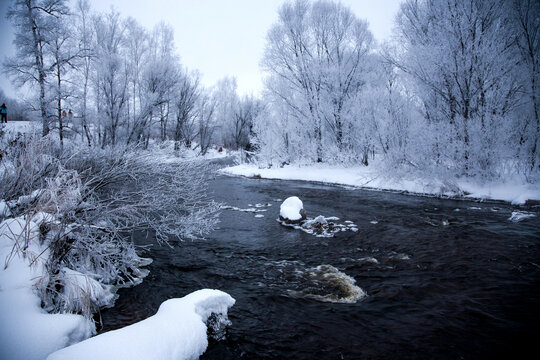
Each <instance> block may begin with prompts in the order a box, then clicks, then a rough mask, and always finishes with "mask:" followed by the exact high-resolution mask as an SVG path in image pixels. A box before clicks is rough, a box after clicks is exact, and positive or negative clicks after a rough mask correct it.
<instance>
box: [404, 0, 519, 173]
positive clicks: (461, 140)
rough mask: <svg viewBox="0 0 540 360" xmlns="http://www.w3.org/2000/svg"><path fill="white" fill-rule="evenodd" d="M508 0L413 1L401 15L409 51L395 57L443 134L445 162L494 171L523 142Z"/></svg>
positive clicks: (438, 150)
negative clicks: (518, 141) (518, 132)
mask: <svg viewBox="0 0 540 360" xmlns="http://www.w3.org/2000/svg"><path fill="white" fill-rule="evenodd" d="M504 9H505V6H504V1H484V0H472V1H458V0H423V1H406V2H405V3H404V4H402V7H401V10H400V12H399V15H398V18H397V25H398V26H397V29H398V35H399V45H401V52H400V53H401V55H400V56H399V57H398V60H397V61H395V62H394V64H395V65H397V66H398V67H399V68H400V69H401V70H403V71H404V72H406V73H407V74H409V75H410V76H411V77H412V78H413V79H414V81H415V83H414V91H415V93H416V96H417V97H418V100H419V101H420V102H421V104H422V107H423V112H424V116H425V118H426V119H427V120H428V123H429V124H431V125H432V126H433V130H434V131H430V132H429V133H428V135H430V136H434V137H436V141H434V142H433V144H434V146H435V147H434V148H431V149H426V151H427V152H430V153H434V154H435V156H434V159H433V160H434V161H435V162H436V163H437V164H440V165H444V166H449V167H451V168H454V169H455V170H456V171H457V172H458V173H463V174H467V175H473V174H475V173H478V172H479V173H481V174H484V175H492V174H493V173H494V172H496V171H498V170H497V167H498V166H499V165H501V164H504V163H506V162H508V161H511V160H510V159H509V156H510V153H509V150H510V148H511V146H512V145H511V144H512V143H514V144H516V140H515V137H516V131H515V129H514V126H513V124H515V122H514V120H515V118H514V117H513V115H514V113H513V111H514V110H515V108H516V105H517V104H518V97H517V93H518V89H519V84H518V83H517V82H516V80H515V78H514V76H513V74H514V71H515V64H516V61H517V60H516V57H515V51H513V38H512V36H510V34H511V30H510V29H511V27H512V26H511V25H512V24H511V23H510V22H509V20H508V17H507V16H506V14H505V12H504Z"/></svg>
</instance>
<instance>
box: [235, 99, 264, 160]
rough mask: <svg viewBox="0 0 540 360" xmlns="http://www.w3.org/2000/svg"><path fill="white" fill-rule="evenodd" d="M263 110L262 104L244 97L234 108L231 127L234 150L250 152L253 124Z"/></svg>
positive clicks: (257, 100) (259, 101)
mask: <svg viewBox="0 0 540 360" xmlns="http://www.w3.org/2000/svg"><path fill="white" fill-rule="evenodd" d="M262 110H263V103H262V101H261V100H259V99H257V98H255V97H254V96H247V95H246V96H244V97H243V98H242V99H241V100H240V101H239V102H238V105H237V106H236V111H235V112H234V117H233V124H232V127H231V132H232V140H233V146H234V148H235V149H246V150H252V149H251V147H252V144H251V143H250V138H251V137H253V135H254V134H253V123H254V121H255V119H256V118H257V117H258V116H259V114H260V113H261V111H262Z"/></svg>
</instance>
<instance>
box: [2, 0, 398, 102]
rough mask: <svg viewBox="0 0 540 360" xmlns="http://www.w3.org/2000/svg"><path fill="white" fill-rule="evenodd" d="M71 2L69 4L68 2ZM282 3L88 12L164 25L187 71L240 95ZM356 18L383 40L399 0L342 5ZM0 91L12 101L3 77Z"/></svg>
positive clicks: (6, 38) (353, 0)
mask: <svg viewBox="0 0 540 360" xmlns="http://www.w3.org/2000/svg"><path fill="white" fill-rule="evenodd" d="M72 1H74V0H72ZM10 2H11V1H10V0H0V16H1V18H0V34H1V35H0V59H1V60H3V58H4V56H6V55H8V56H12V55H14V54H15V49H14V47H13V45H12V44H11V43H12V41H13V29H12V28H11V26H10V24H9V23H8V22H7V20H6V18H5V15H6V11H7V7H8V5H9V3H10ZM284 2H285V0H92V1H91V4H92V8H93V9H94V10H97V11H102V12H106V11H109V10H110V7H111V6H114V8H115V9H116V10H117V11H119V12H120V14H121V15H122V16H123V17H128V16H131V17H133V18H135V19H137V20H138V21H139V22H140V23H141V24H142V25H143V26H144V27H146V28H147V29H151V28H152V27H153V26H154V25H155V24H156V23H158V22H160V21H164V22H166V23H168V24H171V25H172V26H173V28H174V30H175V40H176V48H177V52H178V54H179V55H180V58H181V62H182V64H183V65H184V66H186V67H187V68H189V69H198V70H199V71H200V72H201V73H202V75H203V83H204V84H205V85H207V86H211V85H213V84H215V83H216V81H218V80H219V79H221V78H223V77H225V76H235V77H236V79H237V82H238V90H239V92H240V93H241V94H245V93H255V94H257V93H258V92H259V91H260V89H261V88H262V80H261V73H260V71H259V61H260V59H261V56H262V54H263V50H264V46H265V37H266V33H267V31H268V29H269V28H270V26H271V25H272V24H273V23H275V22H276V20H277V9H278V8H279V6H280V5H281V4H282V3H284ZM341 2H342V3H343V4H344V5H346V6H349V7H350V8H351V9H352V11H353V12H354V13H355V14H356V15H357V16H358V17H359V18H362V19H366V20H368V22H369V27H370V30H371V31H372V33H373V34H374V36H375V38H376V39H377V40H379V41H382V40H386V39H387V38H389V36H390V33H391V30H392V26H393V19H394V16H395V14H396V12H397V10H398V9H399V4H400V2H401V0H342V1H341ZM0 88H2V89H3V90H4V91H5V92H6V93H7V94H8V95H10V96H13V97H16V96H17V91H16V90H14V88H13V87H12V86H11V84H10V82H9V80H8V79H7V78H6V76H5V75H4V74H0Z"/></svg>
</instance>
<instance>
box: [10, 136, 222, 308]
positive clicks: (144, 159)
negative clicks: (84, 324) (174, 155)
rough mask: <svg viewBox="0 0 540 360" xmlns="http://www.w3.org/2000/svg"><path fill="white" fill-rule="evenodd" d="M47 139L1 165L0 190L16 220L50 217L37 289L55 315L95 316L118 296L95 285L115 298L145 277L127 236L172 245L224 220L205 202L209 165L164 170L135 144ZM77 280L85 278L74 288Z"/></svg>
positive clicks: (42, 232) (167, 166) (177, 165)
mask: <svg viewBox="0 0 540 360" xmlns="http://www.w3.org/2000/svg"><path fill="white" fill-rule="evenodd" d="M47 140H48V138H44V139H38V140H32V141H29V142H27V143H22V145H21V146H24V147H25V148H26V150H27V151H20V152H16V151H13V152H11V153H9V154H8V156H6V157H5V158H4V159H3V161H2V166H3V167H4V168H5V169H6V171H5V172H4V173H3V175H2V179H1V180H2V181H1V182H0V193H1V194H2V196H3V198H4V199H5V200H6V202H5V203H6V204H7V206H8V207H9V212H10V213H11V214H12V215H14V216H25V217H26V218H28V219H30V218H33V217H34V216H35V214H38V213H45V214H49V215H50V216H48V217H45V218H44V219H43V221H42V222H41V223H40V227H39V229H40V239H41V241H42V243H44V244H47V248H48V251H47V253H44V254H43V256H46V257H47V259H46V268H47V278H44V279H42V281H41V282H40V286H39V290H40V292H41V298H42V300H43V303H44V304H45V307H46V308H47V309H48V310H50V311H76V312H83V313H84V314H85V315H87V316H90V315H91V314H92V313H93V312H95V311H96V310H97V309H98V308H99V307H101V306H104V305H111V303H112V300H113V297H112V296H105V295H103V296H94V295H95V293H96V291H98V290H97V289H101V290H99V291H102V292H103V291H105V290H107V291H105V292H107V293H113V292H114V289H116V288H118V287H120V286H128V285H132V284H136V283H137V282H139V281H141V280H142V278H143V277H144V276H145V275H146V271H145V270H143V269H141V267H142V266H144V265H147V264H148V262H147V261H146V260H145V259H142V258H140V257H139V256H138V255H137V253H136V251H135V246H134V245H133V243H132V242H131V241H130V239H129V235H130V234H131V233H133V232H134V231H145V232H147V234H148V236H153V237H155V238H156V240H157V241H158V242H160V243H162V244H167V245H171V246H172V245H173V244H174V242H175V241H178V240H181V239H189V238H196V237H202V236H204V235H205V234H206V233H208V231H210V230H211V229H212V228H213V226H214V225H215V224H216V222H217V214H218V210H219V207H218V205H217V204H215V203H214V202H212V201H210V200H208V199H207V197H206V180H207V178H208V175H209V173H210V170H211V169H210V168H209V166H208V165H205V164H204V163H202V162H194V161H191V162H179V163H173V164H170V163H169V164H162V163H158V162H156V161H155V160H153V159H152V158H151V157H150V156H149V155H145V154H144V153H141V152H134V151H132V150H131V149H129V148H106V149H99V148H85V149H83V150H82V151H81V150H79V149H77V148H75V147H70V146H69V145H68V146H64V149H63V151H60V150H59V149H56V146H55V144H54V143H53V142H51V141H48V142H47ZM45 142H47V144H46V146H45V145H44V143H45ZM19 248H21V249H22V248H24V247H19ZM73 272H76V274H78V275H74V274H75V273H73ZM77 277H79V278H81V279H85V280H84V281H82V280H81V281H80V282H77V281H75V284H76V285H70V282H71V283H72V282H73V279H74V278H77ZM67 279H71V280H67ZM96 281H97V283H95V282H96ZM81 283H85V284H87V286H80V284H81ZM96 284H97V285H96ZM77 289H78V290H77ZM77 291H78V293H77ZM99 291H98V292H99ZM83 293H84V294H83ZM77 294H78V295H77ZM92 294H94V295H92ZM104 296H105V299H106V300H103V299H104Z"/></svg>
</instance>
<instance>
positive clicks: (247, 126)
mask: <svg viewBox="0 0 540 360" xmlns="http://www.w3.org/2000/svg"><path fill="white" fill-rule="evenodd" d="M91 4H92V2H91V1H89V0H73V1H68V0H13V1H12V2H11V5H10V7H9V10H8V13H7V21H9V22H10V23H11V24H13V26H14V28H15V40H14V45H15V47H16V55H15V56H13V57H9V58H7V57H6V58H3V59H1V60H2V69H1V70H2V72H3V73H4V74H6V76H9V78H10V79H11V80H12V81H13V83H14V84H16V86H18V87H21V88H25V89H28V90H29V94H30V95H29V96H28V97H27V98H25V99H12V98H9V96H7V95H6V94H4V92H3V91H1V89H0V103H5V104H7V107H8V109H9V113H8V114H9V117H8V120H9V122H18V121H21V122H22V121H26V122H30V123H34V124H36V126H39V132H38V133H34V134H33V135H32V134H29V133H18V134H16V133H9V132H8V131H4V127H2V128H0V151H1V158H0V169H1V170H0V221H3V222H2V223H1V224H0V232H1V233H0V238H2V242H0V245H2V244H7V241H8V240H9V241H12V242H13V241H15V244H16V246H13V245H11V246H10V247H9V251H8V250H6V251H7V252H6V254H7V256H8V258H9V259H12V258H15V255H14V254H15V253H17V251H20V252H21V253H22V254H24V256H23V258H24V259H26V260H20V261H22V262H24V261H27V262H28V261H29V262H30V263H31V266H30V267H32V266H34V267H35V266H36V264H38V265H37V266H38V267H39V269H38V270H35V269H34V270H32V271H31V272H29V273H28V274H30V275H28V276H31V277H32V278H36V277H38V278H39V281H38V282H37V283H34V284H33V288H35V289H37V290H35V291H34V292H35V293H36V294H37V296H38V297H39V302H40V304H41V305H40V306H39V308H40V309H41V308H42V309H45V310H46V311H47V312H49V313H62V314H63V315H66V314H67V313H70V314H73V313H75V314H79V315H81V316H82V317H83V318H84V319H85V320H84V321H86V322H84V324H86V325H84V324H83V325H80V324H79V325H77V326H80V327H79V328H78V329H79V330H77V331H78V334H79V335H78V337H75V338H72V339H71V340H70V341H71V342H72V343H73V342H77V341H80V340H83V339H84V338H87V337H89V336H90V335H93V334H95V333H96V327H95V323H98V322H99V321H94V320H95V318H94V316H95V314H97V313H99V311H100V309H103V308H104V307H110V306H112V304H114V302H115V300H116V299H117V291H118V289H120V288H123V287H130V286H133V285H137V284H139V283H140V282H141V281H142V279H143V278H144V277H145V276H146V275H147V274H148V272H147V270H145V269H144V267H145V266H147V265H148V264H149V263H150V262H151V260H149V259H146V258H143V257H142V256H140V253H139V251H138V248H137V247H136V246H135V245H134V243H133V241H132V234H133V233H134V232H135V231H144V232H145V234H147V236H150V237H153V238H155V239H156V242H157V243H159V244H161V245H162V246H170V247H173V246H175V245H177V244H178V243H179V242H180V241H181V240H186V239H200V238H204V237H205V236H206V235H207V234H209V233H211V231H213V230H215V229H216V227H217V224H218V222H219V220H218V218H219V213H220V210H223V207H222V206H221V205H220V204H219V203H217V202H215V201H214V200H213V199H212V198H211V197H210V196H209V195H208V190H207V188H208V182H209V181H210V179H212V177H213V176H214V170H215V169H214V166H213V165H212V164H210V163H208V162H205V161H175V160H174V159H176V160H178V159H183V157H185V156H186V154H187V153H193V154H196V156H195V158H196V159H204V158H205V156H207V155H208V154H209V152H212V151H214V152H217V151H219V152H220V153H221V152H222V151H223V152H225V151H227V152H230V153H232V154H236V155H234V156H235V159H236V160H235V161H237V162H241V163H249V164H251V165H254V166H255V167H257V168H260V169H280V168H284V167H287V166H298V167H303V166H310V165H315V166H317V165H320V164H323V165H324V164H329V165H332V166H334V165H337V166H341V167H342V168H344V169H347V168H348V167H361V168H366V169H373V174H375V175H376V177H378V176H381V177H384V176H388V177H393V178H396V177H401V176H403V177H407V178H408V179H415V178H418V179H443V182H444V184H445V189H446V190H448V191H450V190H452V191H453V192H454V195H456V196H461V195H466V191H464V190H462V189H460V188H459V187H458V186H457V185H456V184H457V181H458V180H465V181H469V182H471V183H474V184H478V185H479V186H481V185H482V184H484V183H498V182H500V183H505V182H508V181H512V182H514V183H515V182H517V183H520V184H525V185H526V186H532V187H534V188H536V189H537V190H538V186H540V185H539V181H540V54H539V53H538V51H539V49H540V2H539V1H538V0H467V1H464V0H404V1H403V2H402V4H401V6H400V9H399V11H398V13H397V15H396V17H395V23H394V29H393V35H392V38H391V39H390V40H388V41H385V42H382V43H380V42H377V41H376V40H375V38H374V36H373V35H372V33H371V32H370V28H369V24H368V22H367V21H366V20H363V19H361V18H360V17H361V14H360V17H358V16H357V15H356V14H355V13H353V12H352V10H351V9H350V8H348V7H347V6H345V5H343V4H342V3H340V2H339V1H332V0H316V1H308V0H291V1H286V2H284V3H283V4H282V6H280V7H279V11H278V13H277V14H276V16H275V22H274V24H273V25H272V26H271V28H270V29H268V32H267V37H266V40H265V50H264V54H263V56H262V58H261V59H260V71H261V73H262V74H263V76H264V89H263V90H262V92H261V93H260V94H251V95H240V94H239V91H238V87H237V81H236V79H235V78H234V77H224V78H222V79H221V80H220V81H218V82H217V83H216V84H214V85H213V86H204V85H203V82H202V80H201V79H202V77H203V76H204V74H201V73H200V72H199V70H198V69H195V68H193V69H190V68H187V67H186V66H184V65H183V64H182V61H181V59H182V48H177V47H176V45H175V38H174V30H173V28H172V26H170V25H169V24H166V23H164V22H160V23H158V24H157V25H156V26H155V27H153V28H152V29H147V28H145V27H143V26H142V25H141V24H140V23H139V22H138V20H137V19H134V18H131V17H125V16H123V15H122V14H121V13H120V12H118V11H116V10H115V9H113V8H111V10H110V11H108V12H103V13H101V12H97V11H95V10H93V9H92V7H91ZM216 61H219V59H216ZM2 125H3V124H2ZM164 149H165V150H166V151H168V153H167V154H168V155H170V157H171V158H173V160H169V161H164V162H161V161H160V159H161V160H162V159H163V158H162V155H163V151H165V150H164ZM218 149H219V150H218ZM156 154H159V156H156ZM190 160H191V158H190ZM375 187H376V186H375ZM446 190H445V191H446ZM426 192H427V191H426ZM441 192H443V191H442V190H441ZM261 206H262V205H261ZM237 209H238V208H237ZM254 211H258V210H254ZM323 218H324V217H323ZM372 223H373V222H372ZM376 223H377V222H376V221H375V223H374V224H376ZM344 228H346V227H344ZM7 229H9V230H7ZM14 229H15V230H14ZM16 229H18V230H16ZM355 229H356V228H355ZM356 230H357V229H356ZM17 231H18V233H17ZM8 232H9V233H10V234H11V235H9V236H8V235H7V234H8ZM15 233H17V234H18V235H17V236H15V235H14V234H15ZM4 235H5V236H4ZM2 236H3V237H2ZM10 236H11V237H10ZM8 238H9V239H8ZM15 238H16V239H15ZM14 239H15V240H14ZM10 244H11V243H10ZM0 248H2V249H4V250H5V249H8V247H7V246H4V245H2V246H0ZM12 249H18V250H17V251H15V250H12ZM4 250H2V251H4ZM4 252H5V251H4ZM4 252H1V254H4ZM28 259H30V260H28ZM6 261H7V262H6V267H5V269H7V268H8V267H7V263H8V262H9V261H8V260H6ZM13 261H14V262H15V260H13ZM2 262H3V260H2ZM5 269H4V270H5ZM28 271H30V270H28ZM82 275H84V276H85V279H86V280H85V281H86V282H85V283H84V284H83V282H82V281H81V280H80V276H82ZM6 276H7V275H6ZM212 296H215V297H216V298H220V299H222V300H220V301H222V303H221V304H225V303H226V304H227V306H225V307H224V308H223V306H221V305H220V306H221V307H219V306H217V305H216V306H217V308H219V309H221V310H220V311H221V312H222V313H223V312H225V314H226V311H227V308H228V307H230V306H232V304H233V303H234V300H232V298H231V299H229V298H230V297H229V298H225V297H224V295H222V294H213V295H212ZM36 311H37V310H36ZM40 311H41V310H40ZM208 316H209V315H207V318H208ZM203 320H204V321H206V320H207V319H203ZM223 321H224V322H225V320H223ZM88 324H91V325H88ZM83 328H84V329H85V330H84V331H83V330H81V329H83ZM205 329H206V328H205ZM2 334H3V333H2ZM204 338H205V339H206V333H204ZM66 345H68V344H63V345H62V346H60V345H58V346H57V345H55V344H53V345H51V346H52V347H55V346H56V348H61V347H63V346H66ZM205 346H206V345H205ZM49 350H50V349H46V350H43V352H47V351H49ZM55 350H56V349H55ZM50 352H52V350H50V351H49V353H50ZM58 358H59V359H60V358H62V357H61V356H60V357H58ZM66 358H69V357H66Z"/></svg>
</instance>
